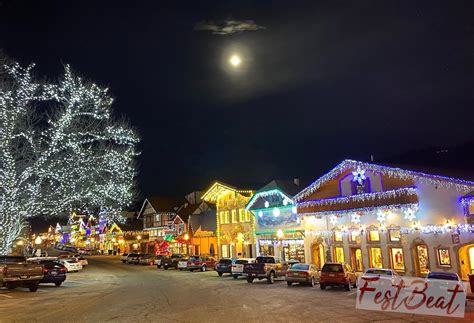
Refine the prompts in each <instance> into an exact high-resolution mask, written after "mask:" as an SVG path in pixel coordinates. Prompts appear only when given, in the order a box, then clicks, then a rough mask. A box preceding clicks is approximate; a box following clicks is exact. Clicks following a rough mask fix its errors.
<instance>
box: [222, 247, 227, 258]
mask: <svg viewBox="0 0 474 323" xmlns="http://www.w3.org/2000/svg"><path fill="white" fill-rule="evenodd" d="M227 257H229V253H228V249H227V245H225V244H224V245H222V258H227Z"/></svg>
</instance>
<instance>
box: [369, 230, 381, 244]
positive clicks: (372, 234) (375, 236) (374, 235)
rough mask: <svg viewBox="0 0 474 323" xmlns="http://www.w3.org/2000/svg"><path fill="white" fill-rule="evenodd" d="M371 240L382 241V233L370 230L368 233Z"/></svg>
mask: <svg viewBox="0 0 474 323" xmlns="http://www.w3.org/2000/svg"><path fill="white" fill-rule="evenodd" d="M368 238H369V241H370V242H377V241H380V234H379V232H378V231H377V230H370V231H369V235H368Z"/></svg>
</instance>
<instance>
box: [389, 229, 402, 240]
mask: <svg viewBox="0 0 474 323" xmlns="http://www.w3.org/2000/svg"><path fill="white" fill-rule="evenodd" d="M388 236H389V239H390V241H391V242H400V238H401V235H400V230H388Z"/></svg>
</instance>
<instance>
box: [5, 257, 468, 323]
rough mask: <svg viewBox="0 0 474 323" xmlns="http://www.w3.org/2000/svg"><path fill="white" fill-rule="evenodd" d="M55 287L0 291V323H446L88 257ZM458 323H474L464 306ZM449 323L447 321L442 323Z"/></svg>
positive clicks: (343, 296) (327, 297)
mask: <svg viewBox="0 0 474 323" xmlns="http://www.w3.org/2000/svg"><path fill="white" fill-rule="evenodd" d="M89 263H90V266H88V267H87V268H85V269H84V270H83V271H82V272H79V273H70V274H68V278H67V280H66V282H65V283H64V284H63V286H61V287H55V286H54V285H52V284H47V285H41V287H40V289H39V290H38V292H36V293H30V292H28V291H27V289H16V290H7V289H0V322H26V321H28V322H32V321H37V322H52V321H58V320H61V321H74V322H78V321H85V322H92V321H95V322H103V321H116V322H131V321H135V322H136V321H138V322H145V321H146V322H218V321H220V322H222V321H233V320H235V319H237V318H238V319H239V320H242V321H244V320H245V321H247V322H262V321H266V322H272V321H277V322H298V321H299V322H301V321H304V322H323V321H324V322H366V321H382V320H383V321H398V320H400V321H425V322H429V321H437V322H442V321H446V318H442V317H434V316H418V315H417V316H414V315H407V314H399V313H381V312H370V311H362V310H356V309H355V297H356V295H355V294H356V290H355V289H354V290H353V291H351V292H346V291H344V290H342V289H329V290H325V291H322V290H320V289H319V287H318V286H316V287H314V288H310V287H306V286H293V287H287V285H286V284H285V282H284V281H281V280H280V281H277V282H276V283H275V284H274V285H269V284H267V283H266V282H265V281H256V282H255V283H254V284H248V283H247V282H246V281H245V280H244V279H242V278H240V279H237V280H235V279H233V278H232V277H230V276H224V277H218V276H217V274H216V273H215V272H213V271H208V272H204V273H202V272H180V271H177V270H171V269H170V270H166V271H165V270H163V269H157V268H156V267H155V266H152V267H150V266H135V265H126V264H122V263H121V262H120V260H119V258H118V257H104V256H95V257H90V258H89ZM467 312H468V313H466V318H470V319H469V321H472V318H474V315H473V313H472V312H473V307H472V306H471V305H470V306H469V307H468V310H467ZM449 320H450V321H453V320H452V319H449Z"/></svg>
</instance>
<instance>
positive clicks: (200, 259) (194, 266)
mask: <svg viewBox="0 0 474 323" xmlns="http://www.w3.org/2000/svg"><path fill="white" fill-rule="evenodd" d="M216 263H217V260H216V259H215V258H213V257H209V256H193V257H189V259H188V264H187V267H186V269H187V270H189V271H195V270H200V271H206V270H207V269H209V268H211V269H214V268H215V266H216Z"/></svg>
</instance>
